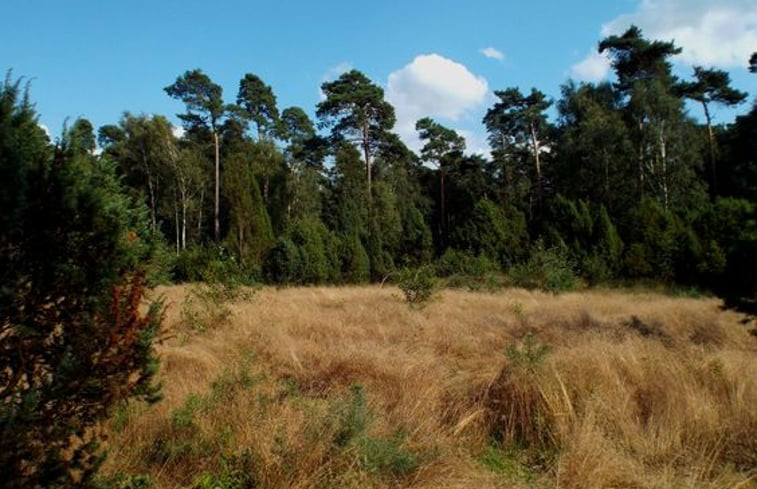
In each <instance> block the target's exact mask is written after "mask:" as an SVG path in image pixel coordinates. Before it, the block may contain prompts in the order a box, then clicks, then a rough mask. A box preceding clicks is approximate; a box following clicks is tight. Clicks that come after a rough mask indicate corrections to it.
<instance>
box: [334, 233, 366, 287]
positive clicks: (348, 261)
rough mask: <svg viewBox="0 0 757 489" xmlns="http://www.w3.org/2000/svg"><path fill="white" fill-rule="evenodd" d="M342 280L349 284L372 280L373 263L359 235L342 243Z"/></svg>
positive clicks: (350, 237) (346, 238)
mask: <svg viewBox="0 0 757 489" xmlns="http://www.w3.org/2000/svg"><path fill="white" fill-rule="evenodd" d="M341 256H342V278H343V280H344V281H345V282H347V283H363V282H367V281H368V280H369V279H370V278H371V263H370V259H369V258H368V253H366V251H365V248H364V247H363V244H362V243H361V242H360V238H358V236H357V235H352V236H347V237H345V238H344V240H343V241H342V253H341Z"/></svg>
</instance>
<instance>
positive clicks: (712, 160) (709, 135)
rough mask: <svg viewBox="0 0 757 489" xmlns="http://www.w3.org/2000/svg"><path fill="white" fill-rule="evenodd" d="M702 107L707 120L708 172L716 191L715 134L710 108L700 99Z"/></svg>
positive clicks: (714, 192)
mask: <svg viewBox="0 0 757 489" xmlns="http://www.w3.org/2000/svg"><path fill="white" fill-rule="evenodd" d="M702 107H703V108H704V118H705V120H706V121H707V145H708V149H709V150H710V172H711V177H712V193H713V194H716V193H717V188H718V177H717V171H716V169H715V135H714V134H713V131H712V117H711V116H710V109H709V108H708V107H707V103H706V102H704V101H702Z"/></svg>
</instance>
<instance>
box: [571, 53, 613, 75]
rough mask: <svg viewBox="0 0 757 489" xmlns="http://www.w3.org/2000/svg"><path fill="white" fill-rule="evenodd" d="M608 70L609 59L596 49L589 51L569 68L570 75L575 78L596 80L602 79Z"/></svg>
mask: <svg viewBox="0 0 757 489" xmlns="http://www.w3.org/2000/svg"><path fill="white" fill-rule="evenodd" d="M609 72H610V59H609V58H608V57H607V56H605V55H604V54H600V53H598V52H597V51H596V50H594V51H590V52H589V54H587V55H586V57H585V58H584V59H583V60H581V61H579V62H578V63H576V64H574V65H573V67H572V68H571V69H570V76H571V77H573V78H576V79H577V80H581V81H587V82H598V81H601V80H604V79H605V78H606V77H607V74H608V73H609Z"/></svg>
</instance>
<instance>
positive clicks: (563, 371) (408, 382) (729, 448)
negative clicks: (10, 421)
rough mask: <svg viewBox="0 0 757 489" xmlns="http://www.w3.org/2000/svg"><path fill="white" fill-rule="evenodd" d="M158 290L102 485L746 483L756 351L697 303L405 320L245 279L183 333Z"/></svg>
mask: <svg viewBox="0 0 757 489" xmlns="http://www.w3.org/2000/svg"><path fill="white" fill-rule="evenodd" d="M158 292H159V293H163V294H164V295H166V297H167V302H168V303H169V304H171V307H170V309H169V311H168V319H167V321H166V324H165V331H164V334H163V337H164V338H167V339H166V340H165V341H164V342H163V343H162V344H160V345H159V346H158V348H159V352H160V355H161V357H162V360H163V364H162V370H161V378H162V380H163V383H164V393H165V399H164V400H163V401H162V402H161V403H158V404H157V405H154V406H150V407H146V406H142V405H137V404H131V405H129V406H127V407H126V408H124V409H123V410H122V411H121V412H120V413H118V414H117V415H116V416H114V419H113V421H112V422H111V428H110V429H111V440H110V457H109V460H108V462H107V463H106V465H105V467H104V468H103V473H104V474H114V473H124V474H149V475H150V477H151V479H152V482H153V486H154V487H156V488H179V487H205V486H204V485H203V484H206V485H207V484H215V485H216V486H218V487H266V488H289V487H298V488H309V487H355V488H358V487H359V488H363V487H376V488H383V487H414V488H458V487H459V488H463V487H481V488H499V487H524V488H527V487H560V488H610V487H629V488H630V487H634V488H657V487H682V488H683V487H703V488H721V487H722V488H726V487H737V486H739V485H741V487H748V486H749V485H750V484H754V481H755V479H754V478H755V472H754V468H755V467H756V466H757V409H755V406H757V362H755V350H756V348H755V347H757V340H755V338H754V337H752V336H750V335H749V333H748V329H747V328H746V327H745V326H744V325H743V324H741V323H740V320H741V316H740V315H739V314H737V313H734V312H730V311H722V310H721V309H720V304H719V302H718V301H716V300H712V299H688V298H671V297H665V296H660V295H655V294H640V293H634V294H630V293H621V292H612V291H590V292H582V293H571V294H564V295H560V296H554V295H549V294H543V293H539V292H527V291H524V290H519V289H511V290H505V291H502V292H500V293H497V294H477V293H470V292H464V291H458V290H446V291H443V292H442V293H441V297H440V298H439V300H437V301H435V302H433V303H432V304H430V305H429V306H428V307H426V308H425V309H423V310H414V309H411V308H409V307H407V305H406V304H405V303H404V301H403V300H402V298H401V296H400V293H399V291H398V290H397V289H394V288H389V287H384V288H381V287H373V286H366V287H321V288H292V289H282V290H274V289H269V288H265V289H262V290H261V291H259V292H258V293H257V294H256V295H254V296H253V298H252V299H250V300H249V301H246V302H238V303H234V304H232V305H230V309H231V311H232V318H231V320H230V321H228V322H226V323H224V324H222V325H220V326H219V327H217V328H216V329H211V330H209V331H205V332H202V333H200V334H197V333H190V332H187V331H184V330H182V325H181V321H180V318H179V313H178V312H177V311H178V309H179V308H180V305H181V300H182V297H183V295H184V293H185V289H184V288H183V287H171V288H167V289H163V290H160V291H158ZM357 386H359V387H357ZM240 481H241V482H240ZM232 483H234V484H237V485H233V484H232ZM224 484H225V485H224ZM245 484H247V486H245ZM208 487H210V486H208Z"/></svg>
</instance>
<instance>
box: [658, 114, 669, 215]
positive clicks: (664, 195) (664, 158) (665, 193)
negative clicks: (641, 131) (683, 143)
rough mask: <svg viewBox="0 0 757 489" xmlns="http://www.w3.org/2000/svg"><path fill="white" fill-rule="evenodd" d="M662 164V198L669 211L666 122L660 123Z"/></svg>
mask: <svg viewBox="0 0 757 489" xmlns="http://www.w3.org/2000/svg"><path fill="white" fill-rule="evenodd" d="M660 163H661V166H662V198H663V203H664V205H665V209H667V208H668V205H669V192H668V162H667V148H666V147H665V121H662V122H661V123H660Z"/></svg>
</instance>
